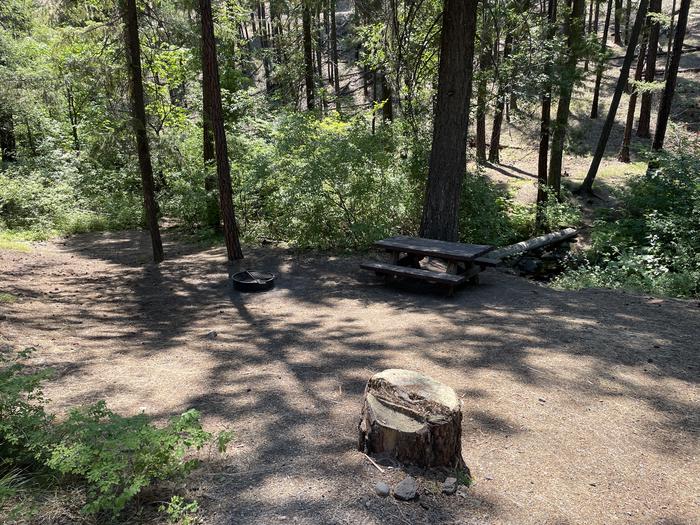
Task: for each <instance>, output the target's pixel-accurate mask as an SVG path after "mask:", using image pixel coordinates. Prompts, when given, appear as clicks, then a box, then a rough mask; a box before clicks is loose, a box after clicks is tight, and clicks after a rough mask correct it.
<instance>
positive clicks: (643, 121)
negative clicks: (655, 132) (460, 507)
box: [637, 0, 661, 138]
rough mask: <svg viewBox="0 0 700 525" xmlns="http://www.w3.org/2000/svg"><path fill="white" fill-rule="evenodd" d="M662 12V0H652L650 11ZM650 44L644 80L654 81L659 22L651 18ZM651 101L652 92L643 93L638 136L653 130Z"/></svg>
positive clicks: (649, 133) (648, 133) (649, 134)
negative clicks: (650, 128)
mask: <svg viewBox="0 0 700 525" xmlns="http://www.w3.org/2000/svg"><path fill="white" fill-rule="evenodd" d="M659 12H661V0H650V2H649V13H659ZM649 22H650V24H651V25H650V29H649V45H648V47H647V65H646V69H645V71H644V81H645V82H653V81H654V80H655V79H656V50H657V48H658V46H659V27H660V25H659V22H657V21H653V20H649ZM651 101H652V94H651V93H650V92H649V91H644V92H643V93H642V101H641V103H640V106H639V122H638V123H637V136H638V137H644V138H649V137H651V132H650V130H649V127H650V125H651Z"/></svg>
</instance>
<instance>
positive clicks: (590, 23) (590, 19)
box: [583, 0, 597, 71]
mask: <svg viewBox="0 0 700 525" xmlns="http://www.w3.org/2000/svg"><path fill="white" fill-rule="evenodd" d="M594 3H597V0H589V4H588V28H587V30H586V35H587V36H589V35H590V34H591V33H592V32H593V4H594ZM583 70H584V71H588V54H586V60H585V61H584V63H583Z"/></svg>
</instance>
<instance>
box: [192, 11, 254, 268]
mask: <svg viewBox="0 0 700 525" xmlns="http://www.w3.org/2000/svg"><path fill="white" fill-rule="evenodd" d="M199 15H200V18H201V23H202V48H203V52H202V56H203V60H202V68H203V77H204V78H205V79H206V83H205V86H204V88H205V89H207V90H209V95H208V96H209V101H210V104H211V106H210V107H211V112H210V115H211V126H212V131H213V134H214V144H215V156H216V171H217V176H218V181H219V209H220V210H221V218H222V219H223V223H224V240H225V241H226V252H227V254H228V258H229V260H235V259H242V258H243V251H242V250H241V243H240V240H239V237H238V225H237V224H236V215H235V213H234V209H233V191H232V190H231V166H230V164H229V160H228V147H227V145H226V131H225V130H224V119H223V109H222V106H221V86H220V84H219V63H218V60H217V57H216V40H215V38H214V20H213V17H212V12H211V0H199Z"/></svg>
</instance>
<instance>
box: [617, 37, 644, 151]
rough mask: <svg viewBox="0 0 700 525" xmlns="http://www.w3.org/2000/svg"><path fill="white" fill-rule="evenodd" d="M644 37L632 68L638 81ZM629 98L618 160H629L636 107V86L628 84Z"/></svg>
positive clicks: (641, 67) (642, 56) (641, 70)
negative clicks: (634, 67) (634, 66)
mask: <svg viewBox="0 0 700 525" xmlns="http://www.w3.org/2000/svg"><path fill="white" fill-rule="evenodd" d="M646 46H647V44H646V38H644V37H642V43H641V44H640V45H639V53H638V57H637V68H636V69H635V70H634V80H635V81H640V80H641V79H642V73H643V72H644V54H645V52H646V48H647V47H646ZM628 91H629V92H630V99H629V103H628V105H627V119H626V121H625V133H624V135H623V137H622V146H621V147H620V153H618V155H617V160H619V161H620V162H629V161H630V143H631V142H632V128H633V127H634V112H635V111H636V108H637V88H636V87H635V86H629V89H628Z"/></svg>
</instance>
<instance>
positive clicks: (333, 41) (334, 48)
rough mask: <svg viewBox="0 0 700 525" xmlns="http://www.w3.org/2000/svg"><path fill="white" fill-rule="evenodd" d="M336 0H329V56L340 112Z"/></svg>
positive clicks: (336, 106) (337, 108)
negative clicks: (331, 61)
mask: <svg viewBox="0 0 700 525" xmlns="http://www.w3.org/2000/svg"><path fill="white" fill-rule="evenodd" d="M335 10H336V1H335V0H330V25H331V27H330V30H331V31H330V33H331V35H330V36H331V57H332V60H333V90H334V91H335V110H336V111H337V112H338V113H340V75H339V74H338V33H337V29H336V22H335Z"/></svg>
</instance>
